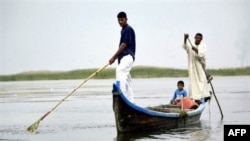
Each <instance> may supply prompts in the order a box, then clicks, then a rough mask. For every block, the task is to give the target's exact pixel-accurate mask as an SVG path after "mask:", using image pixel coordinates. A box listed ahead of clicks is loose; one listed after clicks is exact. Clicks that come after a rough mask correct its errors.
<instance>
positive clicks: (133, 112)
mask: <svg viewBox="0 0 250 141" xmlns="http://www.w3.org/2000/svg"><path fill="white" fill-rule="evenodd" d="M112 92H113V111H114V115H115V120H116V128H117V132H119V133H126V132H142V131H153V130H156V129H158V130H159V129H173V128H180V127H185V126H188V125H191V124H196V123H198V122H200V116H201V113H202V111H203V109H204V108H205V106H204V105H203V104H201V105H200V106H199V108H197V109H196V110H193V111H190V112H185V114H181V113H166V112H159V111H154V110H150V109H147V108H142V107H140V106H138V105H136V104H134V103H131V102H130V101H128V99H127V98H126V97H125V96H124V94H123V93H122V92H121V90H120V89H119V87H118V86H117V85H116V84H114V85H113V91H112ZM204 104H205V103H204Z"/></svg>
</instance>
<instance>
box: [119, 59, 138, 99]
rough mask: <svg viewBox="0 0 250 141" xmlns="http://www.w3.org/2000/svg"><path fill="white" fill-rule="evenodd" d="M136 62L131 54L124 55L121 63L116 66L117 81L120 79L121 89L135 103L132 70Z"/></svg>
mask: <svg viewBox="0 0 250 141" xmlns="http://www.w3.org/2000/svg"><path fill="white" fill-rule="evenodd" d="M133 63H134V60H133V57H132V56H131V55H126V56H124V57H123V58H122V59H121V61H120V64H119V65H118V66H117V68H116V81H120V89H121V90H122V92H123V94H125V96H126V97H127V98H128V100H130V101H131V102H133V103H134V94H133V90H132V87H131V76H130V70H131V68H132V65H133Z"/></svg>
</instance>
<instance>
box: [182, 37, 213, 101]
mask: <svg viewBox="0 0 250 141" xmlns="http://www.w3.org/2000/svg"><path fill="white" fill-rule="evenodd" d="M188 38H189V35H188V34H184V44H183V48H184V49H185V50H186V51H187V54H188V75H189V81H190V84H189V95H190V97H191V98H193V99H194V100H197V101H199V100H201V98H205V99H207V98H209V97H210V94H209V90H208V84H207V77H206V73H205V70H204V69H205V66H206V52H207V47H206V45H205V44H204V43H203V42H202V38H203V36H202V34H201V33H197V34H196V35H195V37H194V39H195V42H194V43H189V42H188V41H187V40H189V39H188Z"/></svg>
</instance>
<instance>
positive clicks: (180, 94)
mask: <svg viewBox="0 0 250 141" xmlns="http://www.w3.org/2000/svg"><path fill="white" fill-rule="evenodd" d="M184 97H187V91H186V90H185V89H184V82H183V81H182V80H180V81H178V82H177V89H176V90H175V92H174V95H173V97H172V99H171V101H170V103H171V104H174V105H176V104H177V103H179V102H180V100H181V99H182V98H184Z"/></svg>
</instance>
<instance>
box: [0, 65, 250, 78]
mask: <svg viewBox="0 0 250 141" xmlns="http://www.w3.org/2000/svg"><path fill="white" fill-rule="evenodd" d="M96 70H97V69H79V70H72V71H31V72H24V73H19V74H13V75H0V81H24V80H62V79H83V78H87V77H88V76H90V75H91V74H92V73H94V72H95V71H96ZM207 71H208V72H209V73H210V74H212V75H214V76H240V75H250V66H247V67H242V68H224V69H208V70H207ZM131 75H132V77H133V78H153V77H154V78H160V77H187V76H188V70H187V69H176V68H163V67H151V66H135V67H133V68H132V70H131ZM93 78H95V79H108V78H115V68H107V69H105V70H103V71H101V72H99V73H98V74H96V76H94V77H93Z"/></svg>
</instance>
